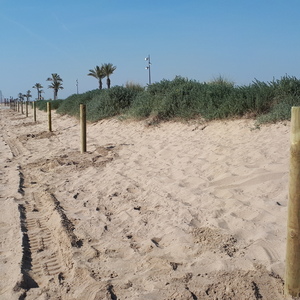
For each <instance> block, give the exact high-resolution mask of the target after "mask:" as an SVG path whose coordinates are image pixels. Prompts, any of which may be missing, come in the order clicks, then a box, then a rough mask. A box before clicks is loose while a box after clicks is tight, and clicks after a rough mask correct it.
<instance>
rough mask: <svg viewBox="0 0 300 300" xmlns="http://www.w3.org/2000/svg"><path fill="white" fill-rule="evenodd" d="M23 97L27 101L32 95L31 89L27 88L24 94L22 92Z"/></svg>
mask: <svg viewBox="0 0 300 300" xmlns="http://www.w3.org/2000/svg"><path fill="white" fill-rule="evenodd" d="M24 97H25V98H26V101H28V99H29V98H31V97H32V96H31V91H30V90H28V91H27V92H26V94H24Z"/></svg>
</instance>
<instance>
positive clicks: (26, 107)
mask: <svg viewBox="0 0 300 300" xmlns="http://www.w3.org/2000/svg"><path fill="white" fill-rule="evenodd" d="M25 112H26V117H28V101H26V106H25Z"/></svg>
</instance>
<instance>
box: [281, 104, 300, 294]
mask: <svg viewBox="0 0 300 300" xmlns="http://www.w3.org/2000/svg"><path fill="white" fill-rule="evenodd" d="M290 143H291V145H290V147H291V148H290V176H289V203H288V224H287V247H286V270H285V288H284V291H285V294H286V295H291V296H293V297H298V296H300V107H292V118H291V141H290Z"/></svg>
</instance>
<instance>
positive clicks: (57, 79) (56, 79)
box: [47, 73, 63, 100]
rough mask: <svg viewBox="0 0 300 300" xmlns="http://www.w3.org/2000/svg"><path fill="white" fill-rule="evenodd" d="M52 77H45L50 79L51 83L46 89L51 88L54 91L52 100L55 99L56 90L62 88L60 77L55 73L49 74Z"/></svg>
mask: <svg viewBox="0 0 300 300" xmlns="http://www.w3.org/2000/svg"><path fill="white" fill-rule="evenodd" d="M51 76H52V77H49V78H47V81H52V83H51V84H49V85H48V89H53V91H54V100H56V99H57V94H58V90H63V86H62V81H63V80H62V79H61V78H60V76H59V75H58V74H56V73H52V74H51Z"/></svg>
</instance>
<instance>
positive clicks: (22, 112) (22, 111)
mask: <svg viewBox="0 0 300 300" xmlns="http://www.w3.org/2000/svg"><path fill="white" fill-rule="evenodd" d="M21 114H22V115H24V107H23V101H21Z"/></svg>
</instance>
